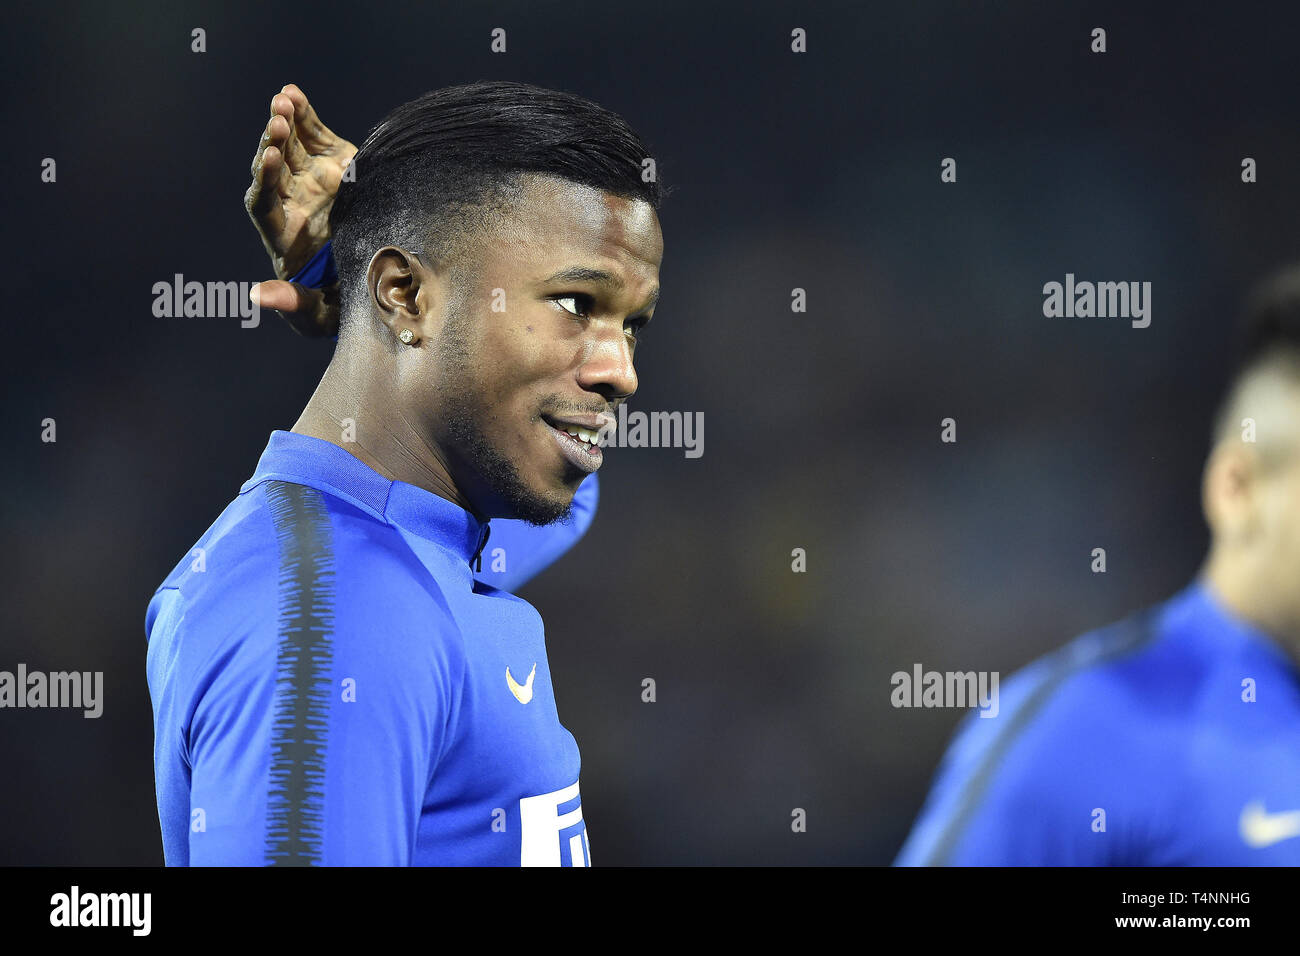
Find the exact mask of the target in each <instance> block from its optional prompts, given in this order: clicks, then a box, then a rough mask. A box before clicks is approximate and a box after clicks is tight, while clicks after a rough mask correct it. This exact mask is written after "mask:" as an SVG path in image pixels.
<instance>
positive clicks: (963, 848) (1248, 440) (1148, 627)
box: [895, 268, 1300, 866]
mask: <svg viewBox="0 0 1300 956" xmlns="http://www.w3.org/2000/svg"><path fill="white" fill-rule="evenodd" d="M1243 332H1244V336H1243V339H1242V343H1243V348H1242V357H1241V359H1240V360H1239V362H1238V364H1237V367H1236V370H1235V374H1234V376H1233V378H1232V381H1231V384H1230V387H1229V389H1228V393H1227V395H1226V397H1225V398H1224V399H1223V401H1222V403H1221V405H1220V410H1219V413H1218V415H1217V417H1216V421H1215V424H1214V431H1213V439H1212V448H1211V450H1210V453H1209V456H1208V459H1207V461H1206V464H1205V468H1204V473H1203V477H1202V503H1203V510H1204V515H1205V519H1206V521H1207V523H1208V525H1209V529H1210V537H1211V543H1210V548H1209V552H1208V555H1207V556H1206V558H1205V561H1204V563H1203V565H1202V567H1201V570H1200V571H1199V573H1198V574H1197V576H1196V578H1195V580H1193V581H1192V582H1191V583H1189V584H1188V585H1187V587H1186V588H1184V589H1183V591H1181V592H1180V593H1178V594H1176V595H1174V596H1173V597H1171V598H1169V599H1168V600H1166V601H1165V602H1163V603H1161V604H1158V605H1155V606H1153V607H1149V608H1146V609H1143V610H1141V611H1139V612H1137V613H1135V614H1133V615H1131V616H1130V617H1128V618H1126V619H1124V620H1122V621H1120V622H1118V623H1115V624H1112V625H1110V626H1108V627H1104V628H1102V629H1100V630H1097V631H1093V632H1090V633H1087V634H1084V635H1083V636H1081V637H1079V638H1077V639H1075V640H1074V641H1073V642H1071V643H1070V644H1068V645H1067V646H1066V647H1064V648H1062V649H1060V650H1058V651H1056V652H1055V653H1052V654H1050V655H1047V656H1045V657H1043V658H1040V659H1039V660H1037V661H1035V662H1034V663H1032V664H1030V665H1029V666H1027V667H1026V668H1024V669H1023V670H1021V671H1019V672H1018V673H1017V674H1015V675H1014V676H1013V677H1012V678H1011V679H1009V680H1007V681H1005V682H1004V683H1003V685H1002V693H1001V701H1000V710H999V713H998V715H997V716H996V717H995V718H992V719H989V718H981V717H980V716H979V714H978V713H977V712H974V711H972V712H971V713H970V714H968V715H967V716H966V717H965V718H963V721H962V723H961V725H960V726H959V727H958V730H957V732H956V734H955V735H954V738H953V740H952V742H951V744H950V746H949V748H948V751H947V753H946V754H945V756H944V758H943V761H942V763H941V764H940V766H939V769H938V771H937V773H936V776H935V780H934V783H933V785H932V788H931V791H930V794H929V797H928V799H927V800H926V802H925V805H924V807H923V809H922V810H921V813H920V815H919V817H918V819H917V821H916V822H915V824H914V826H913V829H912V831H911V833H910V835H909V836H908V838H907V840H906V842H905V843H904V845H903V847H902V849H901V851H900V852H899V855H898V857H897V859H896V860H895V865H899V866H918V865H919V866H943V865H953V866H1242V865H1273V866H1278V865H1285V866H1296V865H1300V735H1297V733H1296V728H1297V727H1300V663H1298V662H1300V268H1291V269H1288V270H1285V271H1284V272H1282V273H1279V274H1278V275H1276V276H1274V277H1273V278H1272V279H1270V280H1269V281H1267V282H1265V283H1263V284H1261V286H1260V287H1259V288H1258V289H1257V290H1256V291H1255V292H1254V294H1253V295H1252V296H1251V297H1250V299H1249V301H1248V304H1247V308H1246V310H1245V319H1244V323H1243Z"/></svg>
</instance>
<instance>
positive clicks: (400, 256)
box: [366, 246, 437, 346]
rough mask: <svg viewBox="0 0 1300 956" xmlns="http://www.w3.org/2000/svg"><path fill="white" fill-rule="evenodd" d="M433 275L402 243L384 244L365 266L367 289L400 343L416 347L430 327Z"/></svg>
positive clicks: (428, 333)
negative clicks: (400, 244)
mask: <svg viewBox="0 0 1300 956" xmlns="http://www.w3.org/2000/svg"><path fill="white" fill-rule="evenodd" d="M434 285H436V282H435V280H434V276H433V274H432V273H431V272H430V271H429V270H428V269H427V268H425V266H424V264H423V263H422V262H421V261H420V257H419V255H418V254H416V253H414V252H410V251H408V250H406V249H403V248H402V247H401V246H384V247H383V248H382V249H379V250H377V251H376V252H375V254H374V255H373V256H372V257H371V259H370V265H369V266H368V267H367V268H366V288H367V289H369V290H370V297H371V298H372V299H373V300H374V303H375V305H376V306H378V308H379V316H380V318H381V319H382V321H383V323H384V325H385V326H387V327H388V330H389V332H390V333H392V335H393V337H394V338H396V339H397V340H398V341H399V342H401V343H402V344H403V345H410V346H416V345H419V344H420V342H421V341H423V340H424V339H426V338H428V337H429V335H430V333H431V332H432V329H431V328H430V322H431V320H432V309H431V306H432V305H433V303H434V302H435V301H436V300H437V296H436V295H433V294H431V293H432V292H433V291H434V290H433V288H431V287H432V286H434Z"/></svg>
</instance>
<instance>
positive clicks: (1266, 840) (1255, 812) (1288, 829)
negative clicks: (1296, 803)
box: [1241, 800, 1300, 850]
mask: <svg viewBox="0 0 1300 956" xmlns="http://www.w3.org/2000/svg"><path fill="white" fill-rule="evenodd" d="M1298 836H1300V810H1287V811H1285V812H1283V813H1268V812H1266V811H1265V810H1264V804H1263V803H1262V802H1261V801H1259V800H1252V801H1251V802H1250V803H1248V804H1246V806H1245V807H1244V808H1243V809H1242V811H1241V838H1242V840H1244V841H1245V842H1246V846H1249V847H1254V848H1255V849H1257V850H1258V849H1263V848H1264V847H1266V846H1272V845H1273V844H1274V843H1280V842H1281V841H1282V840H1289V839H1291V838H1292V837H1298Z"/></svg>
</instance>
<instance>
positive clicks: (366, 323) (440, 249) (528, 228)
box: [330, 82, 663, 524]
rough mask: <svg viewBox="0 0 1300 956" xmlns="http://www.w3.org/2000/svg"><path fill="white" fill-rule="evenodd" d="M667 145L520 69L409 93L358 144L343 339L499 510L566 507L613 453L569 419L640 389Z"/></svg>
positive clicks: (342, 196) (471, 496) (399, 414)
mask: <svg viewBox="0 0 1300 956" xmlns="http://www.w3.org/2000/svg"><path fill="white" fill-rule="evenodd" d="M650 161H651V156H650V153H649V151H648V150H647V148H646V147H645V145H644V144H643V143H642V142H641V140H640V139H639V138H638V137H637V136H636V134H635V133H634V132H633V131H632V130H631V129H630V128H629V127H628V126H627V124H626V123H625V122H624V121H623V120H622V119H620V118H619V117H618V116H617V115H616V114H614V113H611V112H609V111H608V110H605V109H603V108H601V107H600V106H597V105H596V104H594V103H591V102H590V101H588V100H584V99H582V98H580V97H576V96H572V95H570V94H566V93H559V92H556V91H553V90H545V89H541V88H539V87H535V86H529V85H526V84H521V83H509V82H480V83H474V84H470V85H467V86H459V87H450V88H447V89H442V90H436V91H434V92H431V93H427V94H425V95H424V96H421V97H420V98H418V99H416V100H413V101H412V102H410V103H406V104H403V105H402V106H400V107H398V108H397V109H396V110H394V111H393V112H392V113H391V114H389V115H388V116H387V117H386V118H385V119H384V120H383V121H381V122H380V124H379V125H378V126H377V127H376V128H375V129H374V131H373V132H372V133H371V134H370V136H369V138H368V139H367V140H366V142H365V144H364V145H363V146H362V147H361V149H360V150H359V151H358V153H357V156H356V159H355V165H356V170H357V173H356V182H355V183H345V184H344V185H343V186H342V188H341V189H340V191H339V196H338V199H337V200H336V202H335V205H334V208H333V210H332V212H331V215H330V225H331V231H332V234H333V243H334V256H335V260H336V262H337V264H338V269H339V280H340V293H341V304H342V309H341V311H342V317H341V326H340V336H339V350H340V352H341V353H348V354H349V355H351V356H352V360H351V361H350V362H348V363H345V365H346V366H347V367H348V368H350V369H352V370H353V373H354V374H356V375H359V376H366V377H368V378H370V379H371V380H372V382H371V384H372V385H373V380H375V379H382V380H383V381H384V382H385V383H386V388H387V396H386V397H387V400H388V401H389V402H391V407H385V408H366V409H364V410H363V413H364V414H366V415H370V416H375V415H381V416H383V417H384V418H385V419H386V420H387V421H386V424H387V425H389V426H392V425H398V424H400V425H401V426H402V430H405V431H407V432H408V433H411V434H414V435H415V436H417V438H418V440H419V441H420V442H421V443H422V444H423V445H424V448H423V449H416V450H415V453H416V454H425V455H428V456H429V457H430V458H432V459H434V460H436V461H437V462H438V463H439V464H440V466H441V467H443V468H445V470H446V472H447V474H448V476H449V477H450V479H451V481H452V482H453V483H454V485H455V487H456V489H457V491H458V492H459V493H460V495H461V496H463V498H464V499H465V500H466V501H468V502H469V504H470V505H471V506H472V508H473V510H475V511H476V512H478V513H479V514H480V515H483V516H487V517H519V518H523V519H525V520H528V521H531V522H533V523H537V524H544V523H547V522H549V521H553V520H556V519H561V518H565V517H567V515H568V514H569V509H570V506H571V504H572V499H573V493H574V491H576V489H577V486H578V484H579V483H580V482H581V480H582V479H583V478H584V477H586V475H587V474H588V473H589V472H590V471H591V470H594V467H595V466H596V465H597V464H598V463H599V458H600V451H599V450H598V449H596V450H594V451H592V450H587V449H585V448H583V447H582V445H581V444H579V443H578V442H576V441H574V440H572V439H571V438H570V437H569V436H568V435H567V434H565V432H566V431H567V430H569V429H573V428H574V426H576V425H579V424H585V425H588V426H596V425H597V423H598V419H597V417H596V416H600V415H608V414H610V413H611V412H612V410H613V409H614V408H615V407H616V406H617V405H618V403H619V402H621V401H623V400H625V399H626V398H627V397H628V396H630V395H631V394H632V392H634V391H635V390H636V386H637V379H636V373H635V371H634V370H633V350H634V347H635V338H636V334H637V331H638V330H639V329H640V327H641V326H642V325H644V323H645V322H646V321H648V320H649V318H650V316H651V314H652V313H653V311H654V306H655V301H656V299H657V297H658V286H659V264H660V261H661V259H662V257H663V239H662V235H661V232H660V228H659V221H658V216H657V212H656V211H657V209H658V207H659V204H660V202H661V198H662V193H661V190H660V187H659V185H658V183H657V182H656V179H655V176H654V174H653V165H652V163H651V162H650ZM647 170H648V171H647ZM404 330H409V333H410V335H409V336H407V335H405V331H404ZM404 338H409V339H410V341H409V343H405V344H404V341H403V339H404ZM358 357H360V358H359V359H358ZM371 392H372V393H373V389H371ZM565 422H567V423H568V425H567V427H566V425H565ZM556 424H558V425H560V426H561V427H560V428H556V427H554V425H556ZM590 430H591V431H593V432H594V431H596V430H598V428H597V427H591V429H590Z"/></svg>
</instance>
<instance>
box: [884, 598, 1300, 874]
mask: <svg viewBox="0 0 1300 956" xmlns="http://www.w3.org/2000/svg"><path fill="white" fill-rule="evenodd" d="M1000 697H1001V700H1000V708H999V713H998V716H997V717H995V718H985V717H980V716H979V715H978V713H976V712H974V711H972V712H971V713H970V714H968V715H966V717H965V718H964V719H963V722H962V724H961V725H960V726H959V727H958V730H957V733H956V735H955V737H954V739H953V742H952V744H951V746H950V747H949V749H948V753H947V754H946V756H945V757H944V760H943V763H942V764H941V765H940V767H939V770H938V772H937V774H936V777H935V783H934V786H933V789H932V790H931V792H930V796H929V799H928V801H927V802H926V804H925V807H924V809H923V810H922V811H921V814H920V817H919V818H918V820H917V822H916V824H915V826H914V828H913V830H912V833H911V835H910V836H909V837H908V839H907V841H906V843H905V844H904V846H903V848H902V851H901V852H900V853H899V855H898V858H897V860H896V861H895V865H899V866H916V865H957V866H968V865H1004V866H1088V865H1096V866H1241V865H1260V864H1263V865H1270V866H1276V865H1285V866H1297V865H1300V736H1297V733H1296V728H1297V727H1300V670H1298V669H1297V667H1296V665H1295V663H1294V662H1293V661H1292V660H1291V659H1290V658H1289V657H1288V656H1287V654H1286V653H1285V652H1284V651H1283V650H1282V648H1281V647H1280V646H1279V645H1278V644H1276V643H1275V642H1274V641H1272V640H1271V639H1270V638H1268V637H1267V636H1265V635H1264V634H1263V633H1261V632H1260V631H1258V630H1256V629H1254V628H1252V627H1250V626H1248V625H1247V624H1245V623H1244V622H1242V621H1240V620H1238V619H1237V618H1235V617H1234V616H1233V615H1231V614H1230V613H1229V612H1228V611H1227V609H1226V608H1224V607H1223V606H1221V605H1220V604H1219V603H1218V602H1217V600H1216V599H1215V597H1214V596H1213V595H1212V594H1211V592H1210V591H1209V590H1208V589H1207V587H1206V586H1205V585H1204V584H1203V583H1202V582H1199V581H1198V582H1194V583H1192V584H1191V585H1189V586H1188V587H1187V588H1185V589H1184V590H1183V591H1182V592H1181V593H1179V594H1177V595H1176V596H1174V597H1173V598H1171V599H1170V600H1168V601H1167V602H1165V603H1164V604H1162V605H1158V606H1156V607H1154V608H1150V609H1147V610H1145V611H1142V612H1139V613H1137V614H1135V615H1133V616H1132V617H1129V618H1127V619H1125V620H1124V621H1121V622H1119V623H1118V624H1115V625H1111V626H1110V627H1107V628H1103V629H1101V630H1099V631H1094V632H1091V633H1088V634H1085V635H1083V636H1082V637H1079V638H1077V639H1076V640H1074V641H1073V642H1072V643H1070V644H1069V645H1067V646H1066V647H1064V648H1062V649H1061V650H1059V651H1057V652H1055V653H1053V654H1050V655H1048V656H1046V657H1043V658H1040V659H1039V660H1037V661H1035V662H1034V663H1033V664H1031V665H1029V666H1028V667H1026V668H1025V669H1024V670H1022V671H1020V672H1019V673H1017V674H1016V675H1014V676H1013V677H1012V678H1011V679H1009V680H1008V681H1006V682H1004V683H1003V687H1002V693H1001V695H1000Z"/></svg>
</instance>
